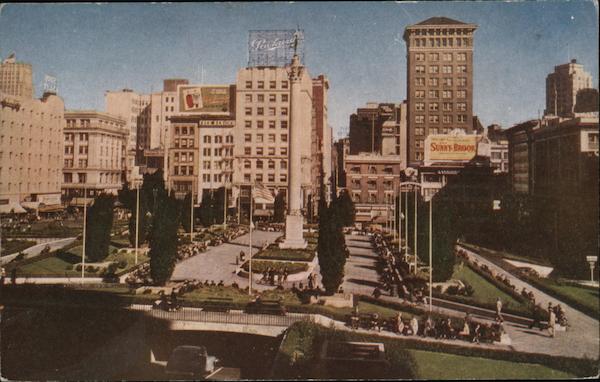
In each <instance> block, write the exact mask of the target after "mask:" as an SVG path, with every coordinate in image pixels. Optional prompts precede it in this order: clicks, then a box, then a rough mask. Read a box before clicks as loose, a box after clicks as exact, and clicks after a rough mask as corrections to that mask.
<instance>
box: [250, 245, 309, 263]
mask: <svg viewBox="0 0 600 382" xmlns="http://www.w3.org/2000/svg"><path fill="white" fill-rule="evenodd" d="M314 257H315V253H314V251H310V250H305V249H280V248H278V247H277V246H270V247H269V248H267V249H265V250H264V251H261V252H260V253H258V254H256V255H254V257H253V258H254V259H257V260H258V259H263V260H287V261H312V260H313V259H314Z"/></svg>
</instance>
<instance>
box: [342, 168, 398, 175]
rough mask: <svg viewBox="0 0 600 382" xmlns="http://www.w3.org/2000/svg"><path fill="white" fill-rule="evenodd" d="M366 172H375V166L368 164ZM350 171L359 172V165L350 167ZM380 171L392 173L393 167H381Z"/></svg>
mask: <svg viewBox="0 0 600 382" xmlns="http://www.w3.org/2000/svg"><path fill="white" fill-rule="evenodd" d="M368 172H369V174H377V167H375V166H369V170H368ZM350 173H351V174H360V166H354V167H351V168H350ZM382 173H383V174H388V175H390V174H393V173H394V169H393V168H392V167H389V166H386V167H385V168H383V171H382Z"/></svg>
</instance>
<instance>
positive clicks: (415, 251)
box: [413, 187, 418, 275]
mask: <svg viewBox="0 0 600 382" xmlns="http://www.w3.org/2000/svg"><path fill="white" fill-rule="evenodd" d="M417 208H418V207H417V188H416V187H415V248H414V251H413V252H414V255H415V275H416V274H417V247H418V243H417V242H418V238H417Z"/></svg>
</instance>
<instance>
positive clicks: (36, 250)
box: [0, 237, 75, 265]
mask: <svg viewBox="0 0 600 382" xmlns="http://www.w3.org/2000/svg"><path fill="white" fill-rule="evenodd" d="M26 240H30V239H26ZM33 240H36V241H38V240H39V239H33ZM74 241H75V238H74V237H68V238H65V239H55V240H51V241H43V242H41V243H40V244H36V245H34V246H32V247H29V248H27V249H25V250H23V251H22V252H23V253H24V254H25V258H26V259H29V258H31V257H35V256H37V255H39V254H40V253H41V252H42V250H43V249H44V248H45V247H46V245H48V246H49V247H50V250H51V251H54V250H57V249H60V248H63V247H65V246H67V245H69V244H71V243H72V242H74ZM38 242H39V241H38ZM18 255H19V254H18V253H13V254H12V255H7V256H2V257H1V258H0V264H2V265H4V264H7V263H9V262H10V261H11V260H12V259H14V258H15V257H17V256H18Z"/></svg>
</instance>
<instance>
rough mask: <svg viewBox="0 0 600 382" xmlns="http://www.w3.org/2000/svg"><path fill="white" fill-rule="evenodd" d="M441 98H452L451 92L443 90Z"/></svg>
mask: <svg viewBox="0 0 600 382" xmlns="http://www.w3.org/2000/svg"><path fill="white" fill-rule="evenodd" d="M442 98H452V90H443V91H442Z"/></svg>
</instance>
